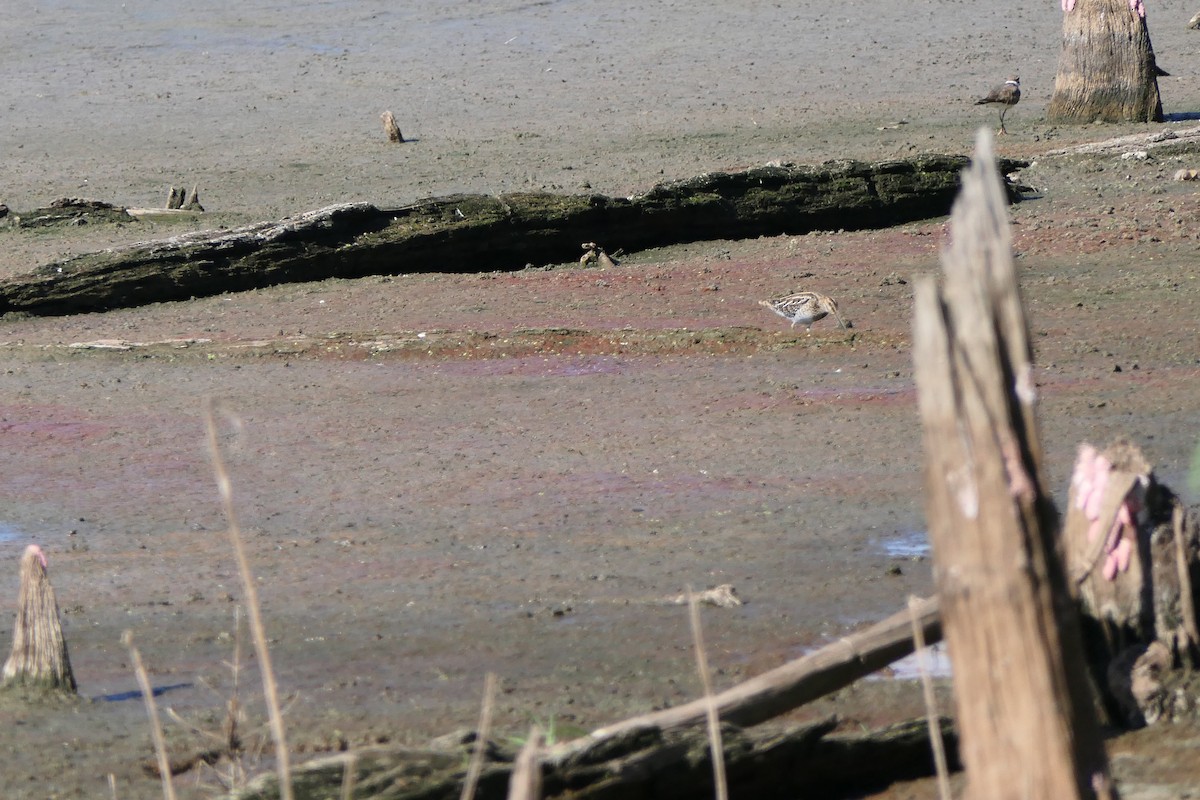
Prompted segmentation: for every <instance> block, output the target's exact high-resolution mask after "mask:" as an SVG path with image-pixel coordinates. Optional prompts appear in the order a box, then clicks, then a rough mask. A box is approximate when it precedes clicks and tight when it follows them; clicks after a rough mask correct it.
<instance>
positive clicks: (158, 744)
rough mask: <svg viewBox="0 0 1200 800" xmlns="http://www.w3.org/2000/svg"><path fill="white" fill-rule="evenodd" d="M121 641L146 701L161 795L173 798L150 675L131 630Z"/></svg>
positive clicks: (165, 743) (169, 768) (167, 761)
mask: <svg viewBox="0 0 1200 800" xmlns="http://www.w3.org/2000/svg"><path fill="white" fill-rule="evenodd" d="M121 643H122V644H124V645H125V646H126V647H128V648H129V658H130V660H131V661H133V674H134V675H136V676H137V682H138V687H139V688H141V690H142V699H143V700H145V701H146V714H147V715H148V716H149V717H150V733H151V735H153V737H154V754H155V755H156V756H157V757H158V775H159V777H160V778H161V779H162V787H163V797H164V798H166V800H175V785H174V783H173V782H172V781H171V762H170V759H168V758H167V741H166V739H164V738H163V731H162V724H161V723H160V722H159V721H158V708H157V707H156V706H155V703H154V688H153V687H152V686H150V676H149V675H147V674H146V666H145V664H143V663H142V654H141V653H139V652H138V649H137V648H136V647H134V646H133V631H129V630H127V631H125V632H124V633H123V634H121Z"/></svg>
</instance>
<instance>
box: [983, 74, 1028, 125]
mask: <svg viewBox="0 0 1200 800" xmlns="http://www.w3.org/2000/svg"><path fill="white" fill-rule="evenodd" d="M1020 100H1021V79H1020V78H1018V77H1017V76H1016V75H1013V76H1012V77H1011V78H1009V79H1008V80H1006V81H1005V82H1004V83H1003V84H1001V85H1000V86H997V87H996V88H995V89H992V90H991V91H990V92H988V93H987V96H986V97H981V98H979V99H978V100H976V101H975V105H977V106H1000V133H1008V131H1007V130H1005V129H1004V115H1005V114H1006V113H1008V110H1009V109H1010V108H1012V107H1013V106H1015V105H1016V104H1017V103H1018V102H1019V101H1020Z"/></svg>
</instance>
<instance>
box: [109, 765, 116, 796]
mask: <svg viewBox="0 0 1200 800" xmlns="http://www.w3.org/2000/svg"><path fill="white" fill-rule="evenodd" d="M108 792H109V794H111V795H112V800H117V776H116V775H113V774H112V773H111V772H110V773H108Z"/></svg>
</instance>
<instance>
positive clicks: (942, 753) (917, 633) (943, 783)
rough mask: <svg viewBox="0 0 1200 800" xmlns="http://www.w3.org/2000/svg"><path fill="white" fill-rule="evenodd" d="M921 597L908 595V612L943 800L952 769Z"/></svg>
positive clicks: (948, 795) (948, 797)
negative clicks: (929, 657) (929, 659)
mask: <svg viewBox="0 0 1200 800" xmlns="http://www.w3.org/2000/svg"><path fill="white" fill-rule="evenodd" d="M920 602H921V601H920V598H918V597H916V596H915V595H909V597H908V612H909V614H911V615H912V631H913V645H914V646H915V647H916V655H917V670H918V671H919V672H920V673H921V691H922V692H924V694H925V718H926V720H927V721H928V722H929V744H930V745H932V747H933V764H934V767H935V768H936V769H937V786H938V796H939V797H940V798H941V800H951V797H952V795H951V792H950V770H949V768H948V767H947V766H946V743H945V741H944V740H943V739H942V725H941V722H940V721H939V717H940V716H941V715H940V714H938V708H937V697H936V696H934V694H933V678H932V676H930V674H929V663H928V662H927V661H926V659H925V655H926V650H925V631H923V630H921V621H920V615H919V614H918V613H917V609H918V607H919V605H920Z"/></svg>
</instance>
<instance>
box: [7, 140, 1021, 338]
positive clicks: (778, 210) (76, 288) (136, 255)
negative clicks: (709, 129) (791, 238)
mask: <svg viewBox="0 0 1200 800" xmlns="http://www.w3.org/2000/svg"><path fill="white" fill-rule="evenodd" d="M966 163H967V159H966V158H965V157H961V156H923V157H919V158H914V159H911V160H906V161H885V162H879V163H875V164H864V163H859V162H853V161H839V162H830V163H828V164H823V165H820V166H768V167H759V168H756V169H751V170H747V171H745V172H737V173H720V172H714V173H709V174H706V175H701V176H699V177H696V178H692V179H690V180H684V181H678V182H674V183H668V184H663V185H660V186H656V187H655V188H653V189H651V190H650V191H649V192H647V193H646V194H643V195H641V196H638V197H633V198H624V197H606V196H602V195H551V194H509V195H503V196H500V197H493V196H482V195H459V196H453V197H443V198H438V199H433V200H425V201H422V202H420V203H417V204H415V205H412V206H406V207H403V208H377V207H375V206H373V205H370V204H367V203H358V204H350V205H340V206H332V207H330V208H325V209H321V210H318V211H312V212H309V213H306V214H301V215H299V216H296V217H290V218H288V219H284V220H282V221H279V222H263V223H258V224H255V225H249V226H246V227H243V228H239V229H236V230H232V231H225V232H213V231H206V232H201V233H194V234H187V235H183V236H178V237H175V238H172V239H168V240H165V241H159V242H145V243H141V244H136V245H132V246H130V247H126V248H122V249H115V250H106V251H103V252H99V253H92V254H89V255H84V256H79V257H76V258H72V259H68V260H66V261H62V262H57V263H53V264H48V265H45V266H43V267H40V268H39V269H37V270H35V271H34V272H33V273H31V274H28V275H24V276H21V277H19V278H15V279H10V280H7V281H3V282H0V313H5V312H12V311H20V312H25V313H30V314H46V315H53V314H70V313H75V312H82V311H102V310H107V309H112V308H120V307H129V306H137V305H144V304H147V303H154V302H164V301H171V300H186V299H188V298H191V297H202V296H206V295H213V294H219V293H222V292H230V291H244V290H249V289H256V288H262V287H265V286H271V285H275V284H280V283H293V282H300V281H314V280H324V279H326V278H332V277H338V278H357V277H362V276H364V275H380V274H388V275H390V274H399V273H411V272H432V271H437V272H475V271H482V270H502V269H520V268H522V267H525V266H526V265H528V264H556V263H564V262H568V261H572V260H574V259H575V258H577V255H576V254H577V253H578V252H579V243H580V242H591V241H602V242H605V243H611V246H612V247H620V248H623V249H624V250H626V251H631V250H635V249H643V248H647V247H658V246H662V245H667V244H673V243H677V242H687V241H696V240H701V239H713V238H742V237H753V236H761V235H778V234H782V233H804V232H806V231H811V230H829V229H837V228H845V229H855V228H873V227H883V226H887V225H895V224H899V223H902V222H910V221H913V220H917V219H926V218H929V217H935V216H940V215H943V214H945V213H946V212H947V211H948V210H949V208H950V203H951V202H952V200H953V197H954V194H955V192H956V191H957V189H958V176H959V172H960V171H961V169H962V167H963V166H964V165H965V164H966ZM1006 166H1007V167H1008V168H1009V169H1010V170H1011V169H1018V168H1020V167H1021V166H1023V163H1022V162H1008V164H1007V165H1006ZM124 216H125V218H126V219H132V218H131V217H129V216H128V215H124Z"/></svg>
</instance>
